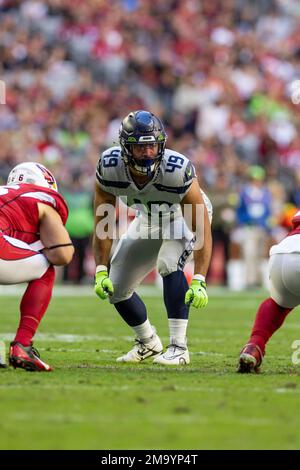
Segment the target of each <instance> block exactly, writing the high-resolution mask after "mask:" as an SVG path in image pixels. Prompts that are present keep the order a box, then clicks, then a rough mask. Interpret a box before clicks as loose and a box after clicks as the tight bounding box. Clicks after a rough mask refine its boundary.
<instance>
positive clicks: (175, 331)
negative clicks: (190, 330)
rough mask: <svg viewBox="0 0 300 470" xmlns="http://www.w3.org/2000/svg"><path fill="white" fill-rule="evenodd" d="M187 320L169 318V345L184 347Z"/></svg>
mask: <svg viewBox="0 0 300 470" xmlns="http://www.w3.org/2000/svg"><path fill="white" fill-rule="evenodd" d="M187 326H188V320H183V319H182V318H169V330H170V343H171V344H172V343H174V342H175V343H176V344H180V345H181V344H183V345H186V330H187Z"/></svg>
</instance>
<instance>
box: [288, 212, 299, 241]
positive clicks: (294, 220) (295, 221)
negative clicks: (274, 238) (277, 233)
mask: <svg viewBox="0 0 300 470" xmlns="http://www.w3.org/2000/svg"><path fill="white" fill-rule="evenodd" d="M296 234H297V235H298V234H300V211H298V212H297V213H296V214H295V215H294V217H293V218H292V230H291V231H290V232H289V234H288V236H290V235H296Z"/></svg>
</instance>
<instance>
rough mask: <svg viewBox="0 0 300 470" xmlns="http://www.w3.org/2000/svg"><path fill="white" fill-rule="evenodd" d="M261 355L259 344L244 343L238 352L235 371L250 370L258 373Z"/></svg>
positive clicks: (243, 371) (245, 372) (249, 371)
mask: <svg viewBox="0 0 300 470" xmlns="http://www.w3.org/2000/svg"><path fill="white" fill-rule="evenodd" d="M263 357H264V355H263V353H262V351H261V349H260V347H259V346H257V345H256V344H254V343H248V344H246V346H245V347H244V348H243V349H242V351H241V354H240V358H239V363H238V367H237V372H239V373H240V374H250V373H251V372H255V373H256V374H258V373H259V372H260V366H261V363H262V361H263Z"/></svg>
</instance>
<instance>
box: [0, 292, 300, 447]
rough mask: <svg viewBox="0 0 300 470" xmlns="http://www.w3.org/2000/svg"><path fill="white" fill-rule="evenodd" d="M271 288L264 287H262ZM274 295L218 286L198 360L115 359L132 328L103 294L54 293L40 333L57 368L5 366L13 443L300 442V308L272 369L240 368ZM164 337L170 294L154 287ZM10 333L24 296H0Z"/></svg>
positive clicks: (192, 339) (152, 311)
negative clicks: (298, 343)
mask: <svg viewBox="0 0 300 470" xmlns="http://www.w3.org/2000/svg"><path fill="white" fill-rule="evenodd" d="M262 295H263V294H262ZM262 295H257V294H255V293H247V294H228V293H227V294H226V292H225V293H224V295H218V296H217V295H215V296H214V295H213V294H211V295H210V301H209V306H208V307H207V309H205V310H203V311H196V310H193V311H192V312H191V319H190V326H189V350H190V354H191V364H190V365H189V366H186V367H182V368H179V367H176V368H165V367H162V366H158V365H157V366H155V365H154V364H152V363H151V361H150V362H147V361H146V362H145V363H141V364H137V365H126V364H118V363H116V362H115V359H116V357H118V356H119V355H120V354H121V353H122V352H125V351H127V350H128V349H129V348H130V347H131V344H132V343H131V339H132V338H131V331H130V330H129V328H128V327H127V326H126V325H125V324H123V322H122V321H121V319H120V317H119V316H118V314H117V313H116V312H115V310H114V308H113V307H111V306H110V305H109V304H108V303H107V302H101V301H98V299H97V298H96V297H54V298H53V301H52V303H51V306H50V307H49V310H48V312H47V314H46V316H45V318H44V320H43V322H42V324H41V326H40V329H39V333H38V334H37V335H36V340H35V346H36V347H37V348H38V349H39V351H40V353H41V356H42V358H43V359H44V360H45V361H48V362H49V363H50V364H51V365H53V366H54V367H55V371H54V372H53V373H49V374H47V373H29V372H26V371H23V370H13V369H11V368H9V369H5V370H4V369H3V370H0V403H1V405H0V409H1V420H0V435H1V439H0V448H1V449H199V450H200V449H299V448H300V418H299V401H300V365H298V366H297V365H293V364H292V361H291V356H292V352H293V350H292V348H291V344H292V342H293V341H294V340H296V339H300V328H299V327H300V317H299V309H297V310H296V311H295V312H293V313H292V314H291V315H290V316H289V317H288V318H287V320H286V323H285V325H284V327H283V328H282V329H281V330H280V331H279V332H277V334H276V335H275V336H274V337H273V338H272V340H271V342H270V344H269V348H268V351H267V353H268V354H267V356H266V359H265V363H264V368H263V373H262V374H260V375H243V376H241V375H238V374H236V373H235V367H236V362H237V356H238V353H239V350H240V348H241V346H243V344H244V343H245V341H246V340H247V339H248V338H247V337H248V333H249V331H250V327H251V324H252V319H253V317H254V314H255V311H256V308H257V306H258V304H259V301H260V300H261V299H262V298H263V297H262ZM145 301H146V303H147V306H148V311H149V316H150V319H151V320H152V322H153V324H154V325H155V326H156V327H157V329H158V332H159V334H160V336H161V337H162V339H163V341H164V344H165V345H167V343H168V330H167V319H166V313H165V310H164V306H163V303H162V300H161V298H159V297H154V298H153V297H152V298H151V297H146V298H145ZM0 303H1V328H0V332H1V333H0V339H3V338H4V339H5V341H6V344H7V347H8V343H9V340H11V339H12V337H13V332H14V331H15V329H16V326H17V322H18V298H17V297H0Z"/></svg>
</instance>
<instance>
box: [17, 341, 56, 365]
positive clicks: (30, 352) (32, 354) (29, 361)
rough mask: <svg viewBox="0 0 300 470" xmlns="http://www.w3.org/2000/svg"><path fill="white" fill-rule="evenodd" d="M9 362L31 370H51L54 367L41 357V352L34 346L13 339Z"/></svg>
mask: <svg viewBox="0 0 300 470" xmlns="http://www.w3.org/2000/svg"><path fill="white" fill-rule="evenodd" d="M9 364H10V365H11V366H13V367H14V368H15V369H16V368H17V367H19V368H21V369H25V370H28V371H31V372H42V371H45V372H50V371H52V370H53V369H52V367H51V366H49V365H48V364H46V363H45V362H43V361H42V360H41V359H40V354H39V352H38V351H37V350H36V349H35V348H34V347H33V346H32V344H31V345H30V346H23V344H21V343H18V342H17V341H13V342H12V343H10V350H9Z"/></svg>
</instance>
